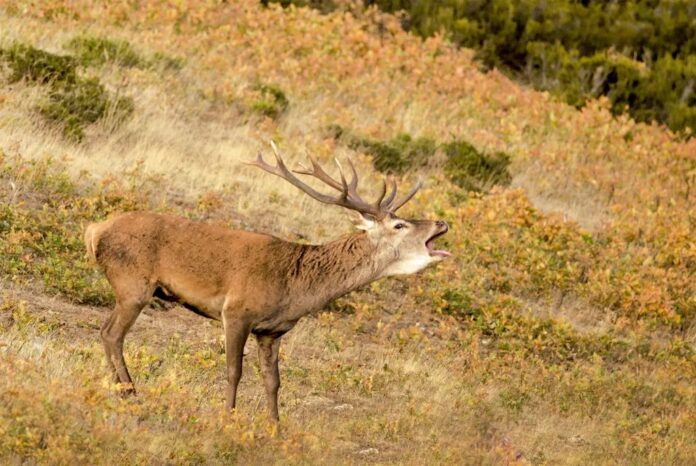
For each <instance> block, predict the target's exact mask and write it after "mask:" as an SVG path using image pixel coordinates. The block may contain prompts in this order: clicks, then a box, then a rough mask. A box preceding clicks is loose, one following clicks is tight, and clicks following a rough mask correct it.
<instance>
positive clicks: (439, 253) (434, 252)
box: [425, 225, 452, 257]
mask: <svg viewBox="0 0 696 466" xmlns="http://www.w3.org/2000/svg"><path fill="white" fill-rule="evenodd" d="M447 230H449V228H448V227H447V225H445V227H444V228H443V229H442V230H441V231H438V232H437V233H435V234H434V235H433V236H431V237H430V238H428V239H427V240H426V242H425V247H426V248H428V253H429V254H430V256H431V257H432V256H436V257H449V256H451V255H452V253H451V252H449V251H445V250H444V249H434V247H435V240H436V239H438V238H439V237H440V236H442V235H444V234H445V233H447Z"/></svg>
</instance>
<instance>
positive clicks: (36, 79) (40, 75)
mask: <svg viewBox="0 0 696 466" xmlns="http://www.w3.org/2000/svg"><path fill="white" fill-rule="evenodd" d="M0 58H1V59H2V60H3V61H4V62H5V63H6V64H7V66H8V67H9V68H10V70H11V71H12V73H11V74H10V77H9V80H10V82H17V81H22V80H25V81H29V82H32V83H37V84H52V83H72V82H75V80H76V79H77V73H76V70H75V66H76V63H75V59H74V58H73V57H67V56H63V55H55V54H53V53H48V52H45V51H43V50H39V49H36V48H34V47H31V46H29V45H24V44H13V45H12V46H10V47H9V48H7V49H2V50H0Z"/></svg>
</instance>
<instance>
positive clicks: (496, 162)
mask: <svg viewBox="0 0 696 466" xmlns="http://www.w3.org/2000/svg"><path fill="white" fill-rule="evenodd" d="M328 130H329V133H330V134H331V135H332V136H333V137H334V138H336V139H339V140H342V141H343V142H344V143H345V144H347V145H348V146H349V147H350V148H351V149H354V150H357V151H363V152H365V153H367V154H369V155H371V156H372V163H373V164H374V166H375V168H376V169H377V170H379V171H381V172H382V173H390V174H397V175H402V174H404V173H406V172H408V171H411V170H415V169H421V168H423V167H424V166H425V165H426V164H427V163H428V161H429V159H430V158H431V157H432V156H433V155H435V153H436V152H437V151H438V150H441V151H443V152H444V153H445V155H446V156H447V161H446V162H445V166H444V172H445V174H446V175H447V177H448V178H449V180H450V181H452V182H453V183H454V184H456V185H457V186H459V187H461V188H463V189H465V190H467V191H475V192H481V191H486V190H488V189H489V188H490V187H491V186H493V185H496V184H499V185H507V184H509V183H510V180H511V176H510V173H509V172H508V169H507V168H508V165H509V164H510V156H509V155H507V154H505V153H504V152H497V153H495V154H486V153H483V152H480V151H478V150H477V149H476V148H475V147H474V146H473V145H471V144H469V143H468V142H466V141H463V140H454V141H451V142H448V143H445V144H438V143H437V142H435V141H434V140H433V139H430V138H426V137H419V138H414V137H412V136H411V135H409V134H406V133H402V134H399V135H397V136H396V137H395V138H393V139H390V140H387V141H380V140H377V139H371V138H367V137H362V136H357V135H355V134H353V133H352V132H350V131H348V130H346V129H345V128H341V127H340V126H337V125H334V126H331V127H329V128H328Z"/></svg>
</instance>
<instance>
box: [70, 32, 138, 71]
mask: <svg viewBox="0 0 696 466" xmlns="http://www.w3.org/2000/svg"><path fill="white" fill-rule="evenodd" d="M66 48H67V49H68V50H70V51H71V52H72V53H73V54H74V56H75V58H76V59H77V60H78V61H79V62H80V64H82V65H83V66H100V65H103V64H104V63H107V62H109V63H116V64H117V65H121V66H127V67H135V66H142V65H143V64H144V63H145V61H144V60H143V59H142V58H141V57H140V56H139V55H138V54H137V53H136V52H135V50H133V47H131V45H130V44H129V43H128V42H126V41H122V40H112V39H107V38H106V37H90V36H77V37H74V38H72V39H71V40H70V42H68V43H67V44H66Z"/></svg>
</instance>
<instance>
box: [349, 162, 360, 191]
mask: <svg viewBox="0 0 696 466" xmlns="http://www.w3.org/2000/svg"><path fill="white" fill-rule="evenodd" d="M348 165H350V170H351V171H352V172H353V178H352V179H351V180H350V183H349V184H348V189H349V190H350V191H351V192H354V193H356V194H357V190H358V171H357V170H356V169H355V165H353V161H352V160H351V159H350V157H348Z"/></svg>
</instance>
